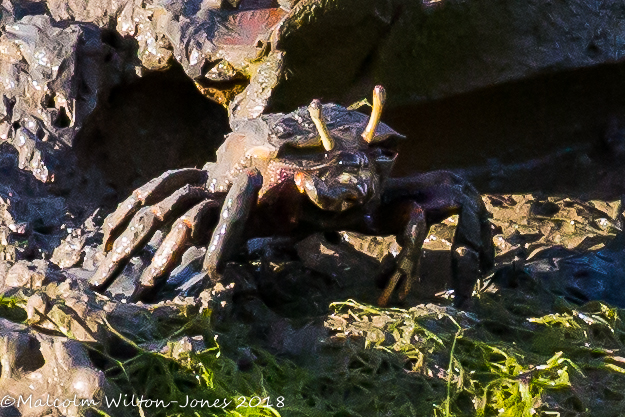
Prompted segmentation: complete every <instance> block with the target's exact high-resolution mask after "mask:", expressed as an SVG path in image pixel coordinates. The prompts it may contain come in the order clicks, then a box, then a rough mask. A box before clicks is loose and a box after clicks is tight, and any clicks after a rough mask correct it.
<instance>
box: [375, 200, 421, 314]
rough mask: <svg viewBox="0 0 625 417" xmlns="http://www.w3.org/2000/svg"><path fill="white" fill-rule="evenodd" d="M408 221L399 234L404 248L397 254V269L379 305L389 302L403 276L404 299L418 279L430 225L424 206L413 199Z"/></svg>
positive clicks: (401, 297)
mask: <svg viewBox="0 0 625 417" xmlns="http://www.w3.org/2000/svg"><path fill="white" fill-rule="evenodd" d="M408 210H409V214H408V223H407V224H406V227H405V228H404V231H403V234H402V235H400V236H398V237H399V238H400V239H399V240H400V242H399V243H400V244H401V245H402V250H401V252H400V253H399V255H398V256H397V259H398V261H397V269H396V270H395V273H394V274H393V276H392V277H391V280H390V282H389V283H388V284H387V286H386V288H385V289H384V292H383V293H382V295H381V296H380V298H378V305H380V306H381V307H384V306H386V305H387V304H388V301H389V299H390V297H391V295H392V294H393V291H394V290H395V287H396V286H397V283H398V282H399V279H400V278H401V277H402V276H405V277H406V279H405V281H404V284H403V285H402V288H401V291H400V293H399V299H400V300H404V299H405V298H406V296H407V295H408V293H409V292H410V288H411V287H412V284H413V282H414V281H415V280H416V279H417V277H418V273H419V262H420V260H421V247H422V246H423V241H424V240H425V238H426V236H427V232H428V226H427V223H426V218H425V212H424V211H423V208H422V207H421V206H420V205H419V204H417V203H415V202H414V201H411V202H410V203H409V206H408Z"/></svg>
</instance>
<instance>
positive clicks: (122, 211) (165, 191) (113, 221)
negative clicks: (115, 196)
mask: <svg viewBox="0 0 625 417" xmlns="http://www.w3.org/2000/svg"><path fill="white" fill-rule="evenodd" d="M206 178H207V173H206V171H203V170H201V169H195V168H184V169H177V170H172V171H166V172H165V173H163V174H162V175H161V176H160V177H157V178H154V179H153V180H151V181H150V182H148V183H147V184H145V185H144V186H142V187H140V188H137V189H136V190H135V191H133V193H132V194H131V195H130V197H128V198H127V199H126V200H124V201H123V202H122V203H121V204H119V205H118V206H117V210H115V211H114V212H113V213H112V214H110V215H109V216H107V218H106V219H105V220H104V226H103V227H102V232H103V233H104V250H105V251H106V252H108V251H110V250H111V248H112V246H113V242H112V241H113V239H114V238H115V236H117V235H118V234H119V229H121V228H122V226H123V225H124V224H126V222H127V221H128V220H129V219H130V218H131V217H132V216H133V215H134V214H135V213H136V212H137V210H139V208H141V207H142V206H144V205H152V204H154V203H156V202H158V201H160V200H162V199H163V198H165V197H166V196H167V195H169V194H171V193H172V192H174V191H175V190H177V189H178V188H180V187H182V186H183V185H185V184H203V183H205V182H206Z"/></svg>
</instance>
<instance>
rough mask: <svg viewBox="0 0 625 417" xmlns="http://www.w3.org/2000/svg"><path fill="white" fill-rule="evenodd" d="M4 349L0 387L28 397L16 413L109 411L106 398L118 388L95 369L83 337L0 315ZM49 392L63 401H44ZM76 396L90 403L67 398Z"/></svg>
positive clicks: (0, 343)
mask: <svg viewBox="0 0 625 417" xmlns="http://www.w3.org/2000/svg"><path fill="white" fill-rule="evenodd" d="M0 351H1V352H2V353H1V357H2V360H1V361H2V374H1V375H0V389H2V391H3V392H4V393H6V395H8V396H11V397H13V398H15V399H17V398H19V397H20V396H21V397H22V398H23V400H24V402H20V403H18V402H17V401H16V402H15V403H14V404H13V410H14V412H16V413H18V414H15V415H24V416H41V417H43V416H46V415H50V413H56V412H60V413H62V415H67V416H79V415H84V413H85V412H86V411H87V410H88V409H90V408H92V407H94V408H96V409H100V410H102V411H105V412H110V410H109V409H108V408H106V404H104V402H103V399H104V396H105V395H108V396H113V395H116V394H117V391H116V390H115V388H114V387H113V386H111V385H110V384H109V383H108V382H107V381H106V378H105V376H104V373H103V372H102V371H100V370H98V369H96V368H95V366H94V365H93V363H92V362H91V359H90V358H89V355H88V353H87V349H86V347H85V346H84V345H83V344H81V343H80V342H77V341H74V340H67V339H65V338H63V337H58V336H50V335H47V334H44V333H40V332H37V331H34V330H30V329H28V328H27V327H26V326H21V325H17V324H15V323H11V322H9V321H7V320H5V319H0ZM48 396H49V398H53V399H59V400H60V401H59V402H58V403H57V404H55V405H48V404H51V402H50V403H47V402H46V398H48ZM74 396H76V397H77V398H78V399H80V400H83V399H84V400H87V401H91V402H92V404H90V406H86V405H81V403H80V402H78V403H74V402H73V401H65V400H66V399H67V400H73V399H74ZM37 401H39V403H38V402H37ZM37 404H39V405H37ZM7 405H8V404H7ZM55 408H56V410H55ZM5 410H6V408H5ZM118 413H121V415H127V414H126V411H124V410H119V411H118Z"/></svg>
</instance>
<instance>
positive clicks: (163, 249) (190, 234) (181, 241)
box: [131, 199, 220, 301]
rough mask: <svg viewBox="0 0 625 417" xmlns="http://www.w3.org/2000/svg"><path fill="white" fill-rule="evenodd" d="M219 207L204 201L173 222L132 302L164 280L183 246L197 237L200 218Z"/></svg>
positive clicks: (142, 278) (213, 202) (216, 202)
mask: <svg viewBox="0 0 625 417" xmlns="http://www.w3.org/2000/svg"><path fill="white" fill-rule="evenodd" d="M219 205H220V204H219V202H218V201H216V200H212V199H208V200H204V201H202V202H201V203H198V204H196V205H195V206H194V207H193V208H192V209H191V210H189V211H187V212H186V213H185V214H184V216H182V217H180V218H179V219H178V220H176V221H175V222H174V224H173V226H172V227H171V231H170V232H169V234H168V235H167V237H166V238H165V239H164V240H163V243H162V244H161V246H160V247H159V248H158V250H157V251H156V254H154V258H153V259H152V263H151V264H150V266H149V267H148V268H146V269H145V270H144V271H143V274H142V275H141V278H140V279H139V284H138V285H137V287H136V289H135V292H134V293H133V295H132V297H131V299H132V300H133V301H136V300H139V299H141V298H144V297H145V296H146V295H147V294H149V293H152V292H153V291H154V290H155V289H156V287H157V286H158V284H160V283H161V282H162V280H163V278H166V274H167V273H168V272H169V271H170V270H171V269H172V268H173V267H174V265H175V263H176V260H177V259H178V258H179V257H180V255H181V252H182V251H183V250H184V249H185V244H186V243H187V242H188V241H189V239H193V238H196V237H197V234H198V230H199V229H200V228H201V227H200V226H199V225H200V223H201V220H202V218H203V217H204V216H205V214H206V213H207V212H208V211H210V210H211V209H216V208H218V207H219Z"/></svg>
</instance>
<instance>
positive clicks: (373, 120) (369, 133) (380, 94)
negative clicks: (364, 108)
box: [362, 85, 386, 143]
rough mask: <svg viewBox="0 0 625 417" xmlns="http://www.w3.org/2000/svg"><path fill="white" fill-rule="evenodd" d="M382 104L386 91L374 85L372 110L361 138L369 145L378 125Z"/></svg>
mask: <svg viewBox="0 0 625 417" xmlns="http://www.w3.org/2000/svg"><path fill="white" fill-rule="evenodd" d="M384 103H386V90H385V89H384V87H382V86H381V85H376V86H375V88H374V89H373V110H372V111H371V117H370V118H369V123H368V124H367V127H366V128H365V131H364V132H362V138H363V139H364V140H365V141H367V142H368V143H371V142H372V141H373V138H374V137H375V130H376V129H377V128H378V124H379V123H380V116H382V108H383V107H384Z"/></svg>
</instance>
